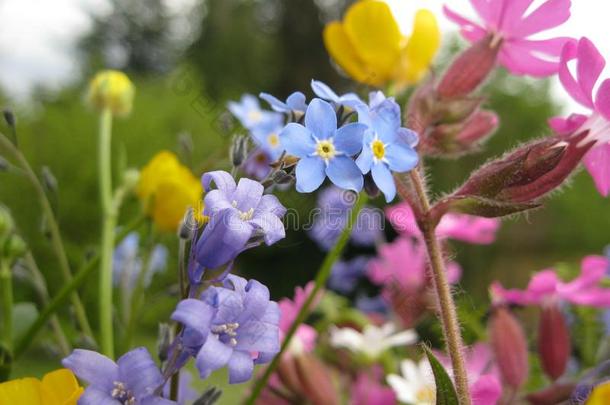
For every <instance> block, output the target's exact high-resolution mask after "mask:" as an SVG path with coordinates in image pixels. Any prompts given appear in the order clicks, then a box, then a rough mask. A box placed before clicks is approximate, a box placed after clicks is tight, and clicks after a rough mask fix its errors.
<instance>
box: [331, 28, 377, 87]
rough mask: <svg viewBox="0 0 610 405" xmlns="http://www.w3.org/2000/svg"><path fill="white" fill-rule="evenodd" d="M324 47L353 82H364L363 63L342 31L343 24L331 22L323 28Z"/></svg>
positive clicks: (365, 73)
mask: <svg viewBox="0 0 610 405" xmlns="http://www.w3.org/2000/svg"><path fill="white" fill-rule="evenodd" d="M323 37H324V45H325V46H326V50H327V51H328V53H329V54H330V56H331V57H332V58H333V60H334V61H335V62H336V63H337V64H338V65H339V66H340V67H341V69H343V70H344V71H345V73H347V74H348V75H349V76H351V77H352V78H353V79H354V80H356V81H359V82H365V80H366V78H367V76H368V75H367V72H366V68H365V66H364V63H363V62H362V60H361V59H360V57H359V56H358V54H357V53H356V50H355V49H354V47H353V45H352V43H351V42H350V40H349V38H348V37H347V35H346V34H345V31H344V30H343V24H341V23H340V22H338V21H333V22H331V23H330V24H328V25H326V27H324V33H323Z"/></svg>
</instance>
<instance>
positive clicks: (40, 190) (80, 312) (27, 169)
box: [0, 134, 94, 339]
mask: <svg viewBox="0 0 610 405" xmlns="http://www.w3.org/2000/svg"><path fill="white" fill-rule="evenodd" d="M0 146H1V147H2V148H4V149H6V150H7V151H9V152H10V153H11V155H13V157H14V158H15V160H16V162H17V164H18V165H19V168H20V169H21V170H23V173H24V175H25V176H26V177H27V179H28V180H29V181H30V183H31V184H32V186H33V187H34V190H35V191H36V196H37V197H38V201H39V202H40V206H41V208H42V212H43V214H44V216H45V218H46V220H47V225H48V227H49V234H50V236H51V246H52V248H53V251H54V252H55V255H56V256H57V260H58V262H59V268H60V270H61V274H62V277H63V279H64V282H65V283H70V282H71V281H72V271H71V270H70V263H69V262H68V256H67V255H66V250H65V248H64V244H63V241H62V238H61V233H60V232H59V224H58V222H57V219H56V218H55V213H54V212H53V208H52V207H51V203H50V202H49V199H48V197H47V194H46V193H45V191H44V187H43V186H42V184H41V183H40V181H39V179H38V177H37V176H36V173H35V172H34V170H32V167H31V166H30V164H29V162H28V161H27V159H26V158H25V156H24V155H23V153H21V151H20V150H19V149H17V147H15V145H14V144H13V143H12V142H11V141H10V139H8V138H7V137H6V135H4V134H0ZM70 300H71V301H72V306H73V307H74V312H75V314H76V320H77V322H78V324H79V326H80V329H81V331H82V332H83V333H84V334H85V335H87V336H89V337H90V338H91V339H94V336H93V331H92V330H91V326H90V325H89V320H88V319H87V313H86V312H85V307H84V306H83V304H82V302H81V300H80V298H79V296H78V294H77V293H76V291H74V292H72V294H71V296H70Z"/></svg>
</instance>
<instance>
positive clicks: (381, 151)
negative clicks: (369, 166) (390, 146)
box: [371, 139, 385, 160]
mask: <svg viewBox="0 0 610 405" xmlns="http://www.w3.org/2000/svg"><path fill="white" fill-rule="evenodd" d="M371 149H372V150H373V156H375V158H376V159H378V160H381V159H383V157H384V156H385V145H384V144H383V142H381V141H380V140H379V139H375V140H374V141H373V142H372V143H371Z"/></svg>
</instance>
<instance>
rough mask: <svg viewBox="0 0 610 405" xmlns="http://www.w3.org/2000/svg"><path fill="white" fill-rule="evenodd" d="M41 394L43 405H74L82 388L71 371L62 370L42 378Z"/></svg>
mask: <svg viewBox="0 0 610 405" xmlns="http://www.w3.org/2000/svg"><path fill="white" fill-rule="evenodd" d="M41 393H42V404H43V405H76V403H77V401H78V398H80V396H81V395H82V393H83V388H82V387H81V386H79V385H78V381H76V377H75V376H74V374H73V373H72V371H70V370H68V369H65V368H62V369H59V370H55V371H53V372H50V373H48V374H46V375H45V376H44V377H43V379H42V387H41Z"/></svg>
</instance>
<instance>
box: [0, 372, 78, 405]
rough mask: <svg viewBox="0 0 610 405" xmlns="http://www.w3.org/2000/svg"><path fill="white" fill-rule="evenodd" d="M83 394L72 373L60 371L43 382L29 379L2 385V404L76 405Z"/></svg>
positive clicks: (48, 376)
mask: <svg viewBox="0 0 610 405" xmlns="http://www.w3.org/2000/svg"><path fill="white" fill-rule="evenodd" d="M82 393H83V388H82V387H81V386H79V385H78V382H77V381H76V377H74V374H73V373H72V371H70V370H68V369H59V370H55V371H52V372H50V373H47V374H46V375H45V376H44V377H43V378H42V381H41V380H39V379H37V378H31V377H29V378H19V379H16V380H11V381H7V382H5V383H2V384H0V404H3V405H4V404H28V405H76V403H77V401H78V399H79V398H80V396H81V395H82Z"/></svg>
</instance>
